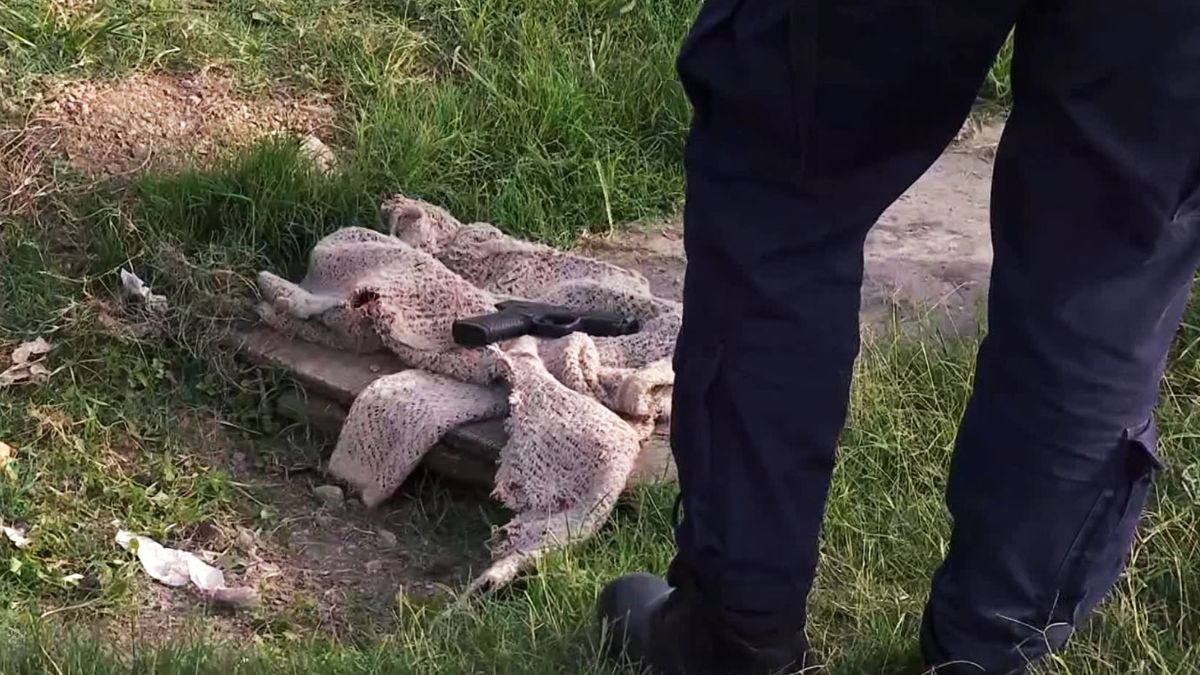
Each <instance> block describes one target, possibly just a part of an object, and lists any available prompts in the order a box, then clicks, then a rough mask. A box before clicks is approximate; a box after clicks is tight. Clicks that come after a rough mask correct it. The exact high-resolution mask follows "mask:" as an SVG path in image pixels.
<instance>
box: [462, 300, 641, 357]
mask: <svg viewBox="0 0 1200 675" xmlns="http://www.w3.org/2000/svg"><path fill="white" fill-rule="evenodd" d="M496 309H498V310H499V311H497V312H493V313H491V314H483V315H481V316H473V317H470V318H467V319H459V320H458V321H455V322H454V325H453V326H452V328H451V332H452V334H453V336H454V342H455V343H457V344H459V345H461V346H463V347H482V346H484V345H489V344H492V343H493V342H500V341H502V340H509V339H511V338H515V337H520V336H522V335H534V336H537V337H562V336H564V335H568V334H570V333H587V334H588V335H595V336H598V337H615V336H617V335H629V334H630V333H636V332H638V330H640V329H641V326H640V325H639V323H638V320H637V319H635V318H632V317H628V316H624V315H622V314H617V313H614V312H590V311H586V310H579V309H570V308H569V307H558V306H556V305H544V304H541V303H538V302H525V301H523V300H508V301H506V302H501V303H499V304H497V305H496Z"/></svg>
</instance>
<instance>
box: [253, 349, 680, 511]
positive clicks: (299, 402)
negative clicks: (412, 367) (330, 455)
mask: <svg viewBox="0 0 1200 675" xmlns="http://www.w3.org/2000/svg"><path fill="white" fill-rule="evenodd" d="M237 348H238V351H239V353H240V354H242V355H243V356H244V357H245V358H247V359H248V360H250V361H251V362H253V363H257V364H259V365H262V366H265V367H270V368H276V369H279V370H282V371H284V372H286V373H288V374H289V375H291V377H292V378H293V379H295V380H296V382H297V383H298V384H299V385H301V387H302V389H300V390H295V391H292V392H288V393H285V394H283V395H282V396H281V397H280V399H279V401H278V402H277V406H278V408H279V411H280V413H281V414H283V415H284V416H286V417H288V418H290V419H294V420H296V421H299V422H304V423H305V424H308V425H309V426H311V427H313V428H314V429H316V430H318V431H321V432H323V433H326V434H328V435H330V436H331V437H336V435H337V434H338V432H339V431H340V430H341V427H342V423H343V422H344V421H345V419H346V414H347V411H348V410H349V409H350V406H351V405H352V404H353V402H354V399H355V398H356V397H357V396H358V394H359V393H360V392H362V390H363V389H366V387H367V385H369V384H370V383H371V382H374V381H375V380H376V379H378V378H380V377H382V376H384V375H388V374H391V373H396V372H399V371H401V370H404V365H403V364H401V363H400V361H399V360H398V359H396V357H395V356H393V355H392V354H390V353H387V352H376V353H373V354H352V353H349V352H343V351H339V350H336V349H331V348H329V347H324V346H322V345H318V344H312V343H309V342H303V341H301V340H293V339H291V338H288V337H287V336H284V335H281V334H279V333H277V332H276V331H274V330H272V329H270V328H267V327H258V328H254V329H252V330H250V331H248V332H246V333H243V334H242V335H241V336H240V337H239V338H238V341H237ZM507 441H508V434H507V433H506V432H505V431H504V421H503V420H502V419H494V420H486V421H483V422H475V423H472V424H467V425H464V426H461V427H459V428H457V429H453V430H451V431H450V432H449V433H447V434H446V436H445V437H444V438H443V439H442V441H441V443H439V444H438V445H436V446H434V448H433V449H432V450H430V452H429V454H428V455H426V458H425V465H426V467H427V468H429V469H430V470H431V471H434V472H435V473H438V474H440V475H443V476H446V477H447V478H450V479H453V480H457V481H460V482H463V483H467V484H471V485H477V486H480V487H486V488H490V487H491V485H492V482H493V478H494V475H495V471H496V463H497V461H498V459H499V456H500V449H501V448H503V447H504V444H505V443H506V442H507ZM674 479H675V467H674V462H673V461H672V460H671V453H670V449H669V446H668V443H667V439H666V435H665V432H664V433H657V434H655V435H654V436H653V437H652V438H651V439H650V440H649V441H647V442H646V443H645V444H644V445H643V449H642V453H641V455H640V456H639V457H638V462H637V466H636V469H635V472H634V476H633V477H632V480H631V484H640V483H656V482H661V481H664V480H674Z"/></svg>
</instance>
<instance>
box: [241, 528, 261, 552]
mask: <svg viewBox="0 0 1200 675" xmlns="http://www.w3.org/2000/svg"><path fill="white" fill-rule="evenodd" d="M237 545H238V548H240V549H242V550H243V551H245V552H246V553H251V554H253V553H254V552H255V551H256V550H258V539H257V538H256V537H255V536H254V532H252V531H250V530H248V529H246V528H244V527H242V528H238V534H237Z"/></svg>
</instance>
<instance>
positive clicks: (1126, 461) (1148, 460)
mask: <svg viewBox="0 0 1200 675" xmlns="http://www.w3.org/2000/svg"><path fill="white" fill-rule="evenodd" d="M1162 468H1163V464H1162V462H1161V461H1160V460H1159V458H1158V454H1157V434H1156V431H1155V428H1154V423H1153V420H1151V421H1148V422H1146V423H1145V424H1143V425H1141V426H1139V427H1136V428H1132V429H1127V430H1126V431H1125V432H1124V433H1123V434H1122V436H1121V440H1120V447H1119V451H1118V454H1117V455H1116V456H1115V457H1114V463H1113V467H1112V471H1111V472H1110V473H1109V483H1110V484H1109V485H1108V486H1106V487H1105V488H1104V489H1103V490H1101V491H1100V494H1099V496H1098V497H1097V499H1096V502H1095V503H1094V504H1093V506H1092V508H1091V511H1090V512H1089V514H1088V517H1087V519H1086V520H1085V522H1084V524H1083V526H1082V527H1081V528H1080V530H1079V533H1078V535H1077V536H1076V537H1075V540H1074V542H1073V543H1072V545H1071V547H1070V549H1069V550H1068V552H1067V557H1066V559H1065V560H1064V561H1063V565H1062V568H1061V571H1060V573H1059V575H1058V584H1057V585H1056V587H1057V588H1058V589H1059V593H1058V596H1057V597H1056V598H1055V599H1054V609H1053V611H1052V612H1051V616H1052V617H1053V619H1054V622H1055V623H1059V624H1062V625H1065V627H1066V628H1067V630H1066V631H1065V633H1066V634H1064V635H1063V636H1062V639H1061V642H1065V639H1066V636H1067V634H1069V628H1070V627H1073V626H1077V625H1078V624H1079V622H1080V621H1082V620H1083V619H1084V618H1086V616H1087V615H1088V614H1090V613H1091V611H1092V610H1093V609H1095V607H1096V605H1098V604H1099V603H1100V601H1101V600H1103V599H1104V597H1105V595H1107V594H1108V592H1109V591H1110V590H1112V587H1113V586H1114V585H1115V584H1116V582H1117V580H1118V579H1119V578H1120V576H1121V572H1122V571H1123V570H1124V568H1125V564H1126V561H1127V560H1128V557H1129V551H1130V548H1131V547H1132V545H1133V540H1134V536H1135V534H1136V533H1137V527H1138V524H1139V523H1140V522H1141V517H1142V512H1143V510H1144V509H1145V506H1146V501H1147V499H1148V498H1149V496H1150V490H1151V488H1152V486H1153V483H1154V476H1155V474H1156V473H1157V472H1158V471H1160V470H1161V469H1162ZM1051 637H1052V636H1051ZM1052 642H1058V641H1056V640H1052ZM1055 646H1056V647H1057V646H1061V645H1055Z"/></svg>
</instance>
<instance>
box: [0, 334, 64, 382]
mask: <svg viewBox="0 0 1200 675" xmlns="http://www.w3.org/2000/svg"><path fill="white" fill-rule="evenodd" d="M52 348H53V345H51V344H50V343H49V342H46V340H45V339H44V338H38V339H36V340H32V341H30V342H25V343H23V344H21V346H19V347H17V348H16V349H15V350H13V353H12V365H11V366H9V367H8V369H7V370H5V371H4V372H2V373H0V389H2V388H4V387H8V386H11V385H14V384H41V383H42V382H45V381H46V380H47V379H49V378H50V369H49V368H47V367H46V365H45V364H44V363H43V360H44V359H43V357H45V355H46V354H48V353H50V350H51V349H52Z"/></svg>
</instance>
